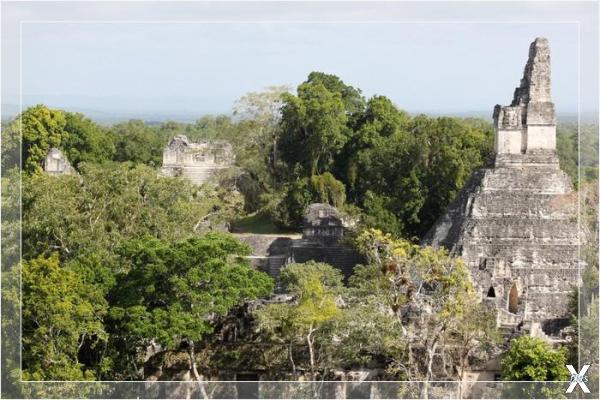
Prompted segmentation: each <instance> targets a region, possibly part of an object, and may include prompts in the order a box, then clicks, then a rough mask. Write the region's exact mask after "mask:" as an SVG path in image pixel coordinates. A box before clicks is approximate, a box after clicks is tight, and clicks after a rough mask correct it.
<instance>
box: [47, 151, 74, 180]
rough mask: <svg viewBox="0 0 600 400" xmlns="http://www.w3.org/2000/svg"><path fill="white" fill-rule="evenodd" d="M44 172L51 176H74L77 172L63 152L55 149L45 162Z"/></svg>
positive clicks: (49, 152) (49, 153) (50, 152)
mask: <svg viewBox="0 0 600 400" xmlns="http://www.w3.org/2000/svg"><path fill="white" fill-rule="evenodd" d="M44 172H46V173H47V174H49V175H70V174H74V173H75V170H74V169H73V167H72V166H71V163H69V160H67V157H65V155H64V154H63V153H62V151H60V150H59V149H57V148H56V147H53V148H51V149H50V151H48V155H46V159H45V160H44Z"/></svg>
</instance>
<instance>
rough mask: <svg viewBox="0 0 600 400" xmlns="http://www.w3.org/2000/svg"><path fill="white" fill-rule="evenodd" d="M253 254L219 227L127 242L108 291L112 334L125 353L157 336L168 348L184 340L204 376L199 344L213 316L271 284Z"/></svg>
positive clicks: (195, 373)
mask: <svg viewBox="0 0 600 400" xmlns="http://www.w3.org/2000/svg"><path fill="white" fill-rule="evenodd" d="M249 254H250V248H249V247H248V246H247V245H244V244H241V243H240V242H238V241H236V240H235V239H233V238H232V237H231V236H229V235H224V234H216V233H210V234H207V235H205V236H202V237H194V238H190V239H186V240H182V241H177V242H173V243H169V242H165V241H161V240H159V239H155V238H151V237H145V238H142V239H138V240H132V241H130V242H128V243H126V244H124V245H123V247H122V248H121V250H120V255H121V257H122V260H123V262H124V263H125V264H124V266H125V270H126V271H127V272H126V273H125V274H123V275H122V276H121V277H120V278H119V282H118V285H117V286H116V287H115V288H114V290H113V292H112V294H111V296H110V298H111V304H112V307H111V309H110V318H111V326H112V328H111V332H112V334H113V335H114V336H115V339H114V340H115V341H117V342H119V340H121V341H122V342H124V343H126V346H127V347H126V348H125V350H124V352H125V353H126V352H127V351H128V350H129V351H131V350H133V351H134V352H135V351H139V349H141V348H143V347H144V346H147V345H149V344H150V343H152V342H153V341H155V342H157V343H159V344H161V345H162V346H164V347H165V348H167V349H176V348H178V347H179V346H180V345H181V344H185V346H186V348H187V353H188V356H189V362H190V371H191V372H192V374H193V376H194V377H195V378H196V379H197V380H198V381H201V380H202V379H201V376H200V374H199V372H198V369H197V360H196V354H197V353H196V346H197V344H198V343H199V342H200V341H201V340H202V339H204V338H205V337H206V335H208V334H210V333H211V331H212V325H211V319H212V318H213V317H214V316H216V315H225V314H226V313H227V312H229V310H230V309H231V308H232V307H234V306H235V305H238V304H240V303H243V302H246V301H249V300H252V299H255V298H257V297H260V296H266V295H268V294H269V293H270V292H271V291H272V289H273V282H272V280H271V278H270V277H269V276H267V275H266V274H264V273H262V272H258V271H256V270H254V269H252V268H250V265H249V262H248V261H247V260H246V259H244V258H243V256H246V255H249ZM118 350H119V349H118V348H117V351H118ZM133 357H134V358H135V355H134V356H133ZM133 373H134V375H135V374H137V371H135V370H134V371H133Z"/></svg>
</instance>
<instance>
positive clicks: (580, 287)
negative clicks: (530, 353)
mask: <svg viewBox="0 0 600 400" xmlns="http://www.w3.org/2000/svg"><path fill="white" fill-rule="evenodd" d="M580 105H581V25H577V331H578V332H577V369H578V370H579V369H580V368H581V295H582V292H583V282H581V268H582V266H583V263H582V260H581V245H582V243H581V108H580Z"/></svg>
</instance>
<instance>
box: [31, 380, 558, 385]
mask: <svg viewBox="0 0 600 400" xmlns="http://www.w3.org/2000/svg"><path fill="white" fill-rule="evenodd" d="M231 382H235V383H339V382H351V383H383V384H396V383H430V384H432V383H455V384H460V383H461V382H462V383H548V384H553V383H569V382H570V381H202V382H200V383H202V384H204V385H208V384H211V383H231ZM22 383H36V384H37V383H92V384H98V385H100V384H103V383H144V384H156V383H159V384H167V385H175V384H184V385H187V384H190V385H194V386H196V385H198V381H22Z"/></svg>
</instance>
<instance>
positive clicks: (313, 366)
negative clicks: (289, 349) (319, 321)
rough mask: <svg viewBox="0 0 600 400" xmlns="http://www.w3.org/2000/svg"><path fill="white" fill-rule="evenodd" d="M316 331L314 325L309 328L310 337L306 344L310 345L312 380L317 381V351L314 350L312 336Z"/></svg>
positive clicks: (307, 337) (307, 336)
mask: <svg viewBox="0 0 600 400" xmlns="http://www.w3.org/2000/svg"><path fill="white" fill-rule="evenodd" d="M313 332H314V329H313V327H312V324H311V325H310V328H308V335H306V343H307V344H308V354H309V355H310V373H311V375H312V380H313V381H314V380H315V350H314V349H313V340H312V334H313Z"/></svg>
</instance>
